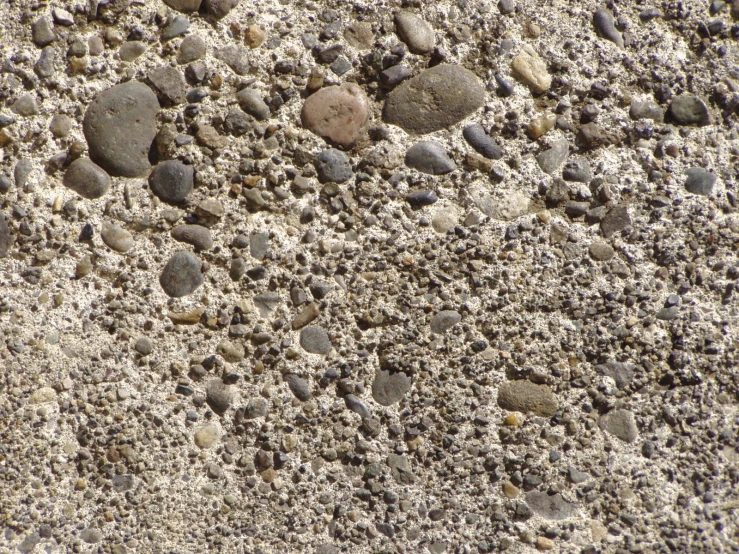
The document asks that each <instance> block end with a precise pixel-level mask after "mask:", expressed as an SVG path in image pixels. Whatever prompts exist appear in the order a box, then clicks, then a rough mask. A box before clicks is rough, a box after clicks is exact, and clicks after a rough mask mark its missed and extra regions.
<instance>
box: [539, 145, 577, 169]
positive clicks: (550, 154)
mask: <svg viewBox="0 0 739 554" xmlns="http://www.w3.org/2000/svg"><path fill="white" fill-rule="evenodd" d="M569 153H570V143H569V142H567V139H564V138H563V139H559V140H557V141H556V142H554V144H552V147H551V148H549V149H548V150H544V152H541V153H540V154H538V155H537V156H536V161H537V162H538V164H539V167H540V168H541V170H542V171H543V172H544V173H546V174H548V175H553V174H554V172H555V171H557V170H558V169H559V168H560V166H561V165H562V164H563V163H564V161H565V160H566V159H567V155H568V154H569Z"/></svg>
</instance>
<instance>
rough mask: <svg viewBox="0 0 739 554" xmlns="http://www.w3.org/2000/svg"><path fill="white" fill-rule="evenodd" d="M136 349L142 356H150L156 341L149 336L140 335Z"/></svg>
mask: <svg viewBox="0 0 739 554" xmlns="http://www.w3.org/2000/svg"><path fill="white" fill-rule="evenodd" d="M134 349H135V350H136V352H138V353H139V354H141V355H142V356H148V355H149V354H151V353H152V352H153V351H154V343H153V342H152V340H151V339H150V338H149V337H139V339H138V340H137V341H136V344H135V345H134Z"/></svg>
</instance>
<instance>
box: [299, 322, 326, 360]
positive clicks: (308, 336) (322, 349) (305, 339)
mask: <svg viewBox="0 0 739 554" xmlns="http://www.w3.org/2000/svg"><path fill="white" fill-rule="evenodd" d="M300 346H302V347H303V350H305V351H306V352H310V353H311V354H328V353H329V352H331V349H332V348H333V345H332V344H331V339H330V338H329V336H328V333H327V332H326V329H324V328H323V327H320V326H318V325H311V326H309V327H305V328H303V330H302V331H300Z"/></svg>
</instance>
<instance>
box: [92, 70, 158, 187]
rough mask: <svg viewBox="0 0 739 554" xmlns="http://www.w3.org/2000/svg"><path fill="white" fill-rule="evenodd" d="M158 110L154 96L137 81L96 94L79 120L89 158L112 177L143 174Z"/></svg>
mask: <svg viewBox="0 0 739 554" xmlns="http://www.w3.org/2000/svg"><path fill="white" fill-rule="evenodd" d="M158 111H159V102H158V101H157V97H156V95H155V94H154V93H153V92H152V90H151V89H150V88H149V87H147V86H146V85H144V84H143V83H139V82H137V81H131V82H128V83H123V84H120V85H115V86H113V87H111V88H109V89H107V90H104V91H103V92H101V93H100V94H98V95H97V96H96V97H95V99H94V100H93V101H92V102H91V103H90V105H89V106H88V107H87V111H86V112H85V118H84V121H83V123H82V130H83V132H84V134H85V139H86V140H87V145H88V148H89V151H90V159H92V161H93V162H95V163H96V164H98V165H99V166H100V167H102V168H103V169H105V170H106V171H107V172H108V173H109V174H111V175H114V176H122V177H140V176H142V175H145V174H146V172H147V171H149V168H150V167H151V164H150V163H149V149H150V148H151V144H152V142H153V141H154V138H155V137H156V134H157V126H156V116H157V112H158Z"/></svg>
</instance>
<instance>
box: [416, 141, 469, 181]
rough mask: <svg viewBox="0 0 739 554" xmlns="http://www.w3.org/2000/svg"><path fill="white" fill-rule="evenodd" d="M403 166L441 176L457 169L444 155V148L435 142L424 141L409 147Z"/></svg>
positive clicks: (452, 161) (445, 154)
mask: <svg viewBox="0 0 739 554" xmlns="http://www.w3.org/2000/svg"><path fill="white" fill-rule="evenodd" d="M405 165H407V166H408V167H410V168H412V169H416V170H418V171H420V172H421V173H427V174H429V175H443V174H445V173H450V172H452V171H454V170H455V169H456V168H457V165H456V164H455V163H454V160H452V159H451V158H450V157H449V156H448V155H447V153H446V148H444V146H443V145H442V144H441V143H439V142H436V141H433V140H425V141H421V142H417V143H416V144H414V145H413V146H411V147H410V148H409V149H408V151H407V152H406V154H405Z"/></svg>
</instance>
